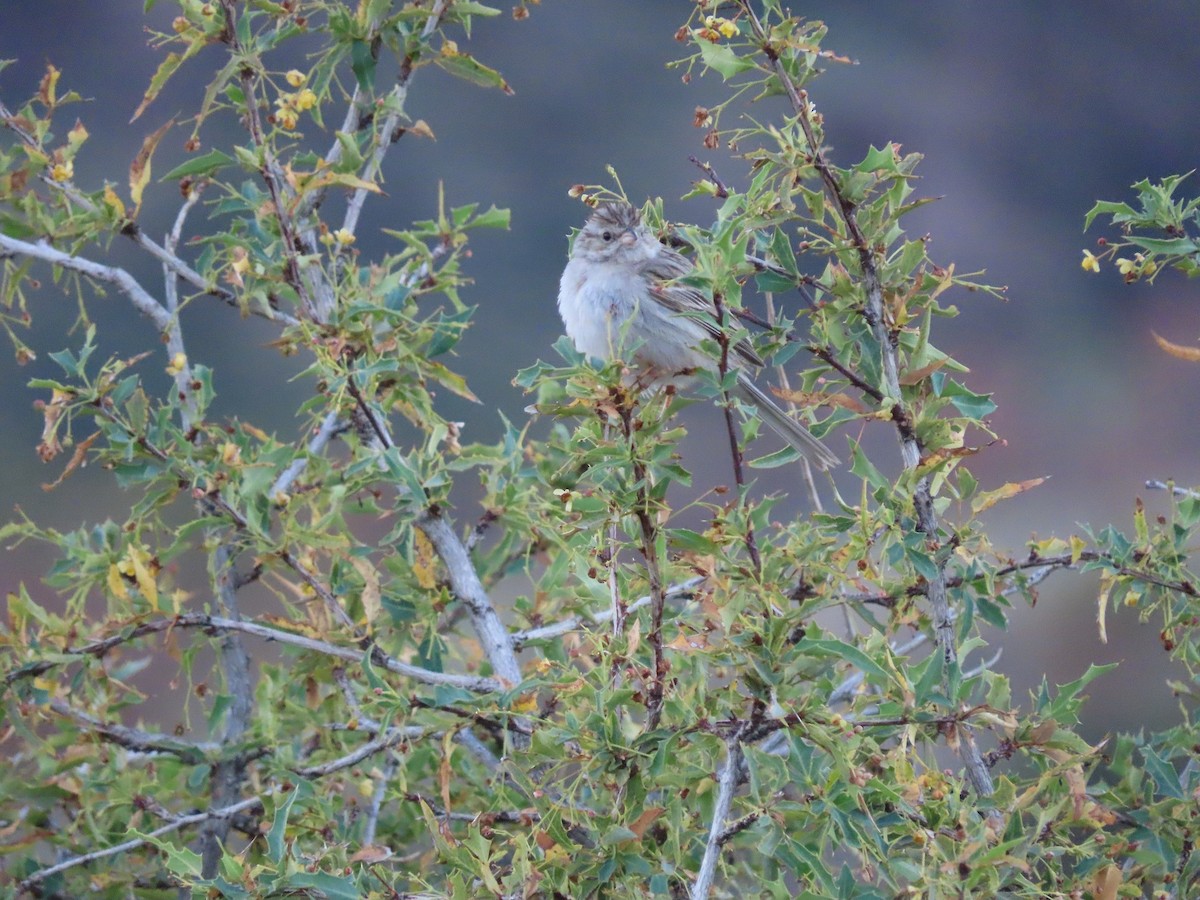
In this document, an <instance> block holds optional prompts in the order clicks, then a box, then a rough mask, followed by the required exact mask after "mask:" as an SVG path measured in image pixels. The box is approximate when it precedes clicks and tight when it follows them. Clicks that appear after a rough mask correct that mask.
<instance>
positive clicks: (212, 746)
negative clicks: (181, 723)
mask: <svg viewBox="0 0 1200 900" xmlns="http://www.w3.org/2000/svg"><path fill="white" fill-rule="evenodd" d="M50 709H52V710H54V712H56V713H58V714H59V715H60V716H65V717H66V718H68V719H70V720H72V721H73V722H75V724H76V725H79V726H80V727H81V728H86V729H87V730H88V731H90V732H92V733H93V734H95V735H96V736H97V737H99V738H101V739H103V740H105V741H107V742H108V743H110V744H116V745H117V746H118V747H124V748H125V749H126V750H129V751H131V752H134V753H168V754H170V755H171V756H175V757H177V758H178V759H179V760H180V761H181V762H184V763H187V764H188V765H201V764H203V763H206V762H209V761H211V760H212V759H213V758H214V757H216V756H217V754H219V753H220V752H221V745H220V744H219V743H217V742H215V741H190V740H187V739H185V738H180V737H175V736H174V735H170V734H155V733H153V732H149V731H142V730H141V729H140V728H129V727H127V726H125V725H119V724H116V723H114V722H105V721H103V720H102V719H98V718H96V717H95V716H93V715H90V714H88V713H86V712H84V711H83V710H79V709H76V708H75V707H73V706H71V704H69V703H67V702H66V701H65V700H60V699H59V698H58V697H54V698H52V699H51V700H50Z"/></svg>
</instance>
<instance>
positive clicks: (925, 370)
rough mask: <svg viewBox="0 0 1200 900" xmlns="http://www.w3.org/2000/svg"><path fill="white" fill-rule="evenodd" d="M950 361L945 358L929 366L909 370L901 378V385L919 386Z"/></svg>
mask: <svg viewBox="0 0 1200 900" xmlns="http://www.w3.org/2000/svg"><path fill="white" fill-rule="evenodd" d="M949 361H950V360H949V358H943V359H938V360H934V361H933V362H931V363H930V364H929V365H927V366H921V367H920V368H919V369H909V370H908V371H906V372H905V373H904V374H903V375H901V376H900V383H901V384H902V385H914V384H918V383H919V382H922V381H924V380H925V379H926V378H928V377H929V376H930V375H932V374H933V373H934V372H936V371H937V370H938V369H940V368H941V367H942V366H944V365H945V364H946V363H948V362H949Z"/></svg>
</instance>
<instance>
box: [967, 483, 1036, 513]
mask: <svg viewBox="0 0 1200 900" xmlns="http://www.w3.org/2000/svg"><path fill="white" fill-rule="evenodd" d="M1045 480H1046V479H1045V478H1030V479H1029V480H1028V481H1010V482H1009V483H1008V484H1006V485H1004V486H1003V487H998V488H996V490H994V491H984V492H983V493H981V494H980V495H979V496H978V497H976V498H975V499H974V500H972V501H971V511H972V512H974V513H981V512H983V511H984V510H985V509H988V508H990V507H992V506H995V505H996V504H997V503H999V502H1000V501H1001V500H1007V499H1009V498H1010V497H1015V496H1016V495H1017V494H1020V493H1023V492H1024V491H1027V490H1029V489H1030V488H1035V487H1037V486H1038V485H1039V484H1041V483H1042V482H1043V481H1045Z"/></svg>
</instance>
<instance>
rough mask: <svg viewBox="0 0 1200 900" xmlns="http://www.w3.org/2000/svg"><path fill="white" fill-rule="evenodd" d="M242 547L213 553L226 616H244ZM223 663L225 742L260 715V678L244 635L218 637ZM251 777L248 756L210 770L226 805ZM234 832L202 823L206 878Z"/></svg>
mask: <svg viewBox="0 0 1200 900" xmlns="http://www.w3.org/2000/svg"><path fill="white" fill-rule="evenodd" d="M236 560H237V553H236V551H235V550H234V549H233V548H232V547H231V546H230V545H229V543H228V542H222V543H220V544H218V545H217V548H216V550H215V551H214V552H213V555H212V567H213V572H212V577H213V582H214V587H215V591H214V593H215V594H216V597H217V602H218V604H219V606H220V608H221V609H222V610H223V611H224V613H225V614H226V616H228V617H230V618H232V619H234V620H236V621H239V622H240V621H241V612H240V610H239V608H238V600H237V586H236V580H237V570H236V567H235V562H236ZM216 652H217V663H218V665H219V666H220V668H221V671H222V675H223V676H224V678H225V690H226V691H227V692H228V693H229V697H230V702H229V707H228V711H227V714H226V717H225V733H224V734H223V735H222V736H221V743H222V745H223V746H229V745H230V744H235V743H237V742H238V741H240V740H241V739H242V737H243V736H244V735H245V733H246V732H247V731H248V730H249V728H250V722H251V719H252V717H253V715H254V678H253V676H252V675H251V673H250V657H249V655H248V654H247V653H246V647H245V645H244V644H243V643H242V639H241V637H240V636H239V635H238V634H237V633H235V632H229V631H226V632H224V633H223V634H222V635H221V639H220V641H218V642H217V648H216ZM245 780H246V760H245V759H241V758H237V757H235V758H232V759H223V760H221V761H219V762H218V763H217V764H216V765H214V766H213V767H212V770H211V771H210V773H209V791H210V794H211V797H212V799H211V803H212V805H213V806H214V807H217V808H221V807H224V806H227V805H229V804H230V803H233V802H234V799H235V798H236V797H237V796H238V794H239V793H241V787H242V783H243V782H244V781H245ZM228 833H229V823H228V821H226V820H224V819H210V820H209V821H208V822H205V823H204V827H203V828H202V829H201V837H200V845H201V857H202V860H203V861H202V865H201V871H202V874H203V876H204V877H205V878H215V877H216V875H217V872H218V869H219V866H220V863H221V853H222V847H223V845H224V843H225V837H226V835H227V834H228Z"/></svg>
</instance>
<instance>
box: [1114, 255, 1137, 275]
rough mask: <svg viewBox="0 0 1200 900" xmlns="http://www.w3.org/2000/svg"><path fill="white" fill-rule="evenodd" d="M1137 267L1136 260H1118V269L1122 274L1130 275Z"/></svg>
mask: <svg viewBox="0 0 1200 900" xmlns="http://www.w3.org/2000/svg"><path fill="white" fill-rule="evenodd" d="M1136 269H1137V263H1136V262H1134V261H1133V260H1132V259H1118V260H1117V271H1118V272H1120V273H1121V274H1122V275H1128V274H1129V273H1130V272H1133V271H1135V270H1136Z"/></svg>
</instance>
